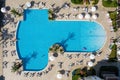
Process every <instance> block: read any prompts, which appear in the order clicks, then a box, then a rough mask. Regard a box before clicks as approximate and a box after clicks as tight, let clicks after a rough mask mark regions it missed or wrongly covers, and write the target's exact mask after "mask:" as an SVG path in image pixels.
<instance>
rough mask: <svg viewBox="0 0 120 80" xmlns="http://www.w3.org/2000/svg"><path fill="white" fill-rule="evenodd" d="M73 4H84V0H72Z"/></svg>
mask: <svg viewBox="0 0 120 80" xmlns="http://www.w3.org/2000/svg"><path fill="white" fill-rule="evenodd" d="M71 2H72V3H73V4H83V0H71Z"/></svg>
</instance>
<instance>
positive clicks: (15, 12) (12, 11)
mask: <svg viewBox="0 0 120 80" xmlns="http://www.w3.org/2000/svg"><path fill="white" fill-rule="evenodd" d="M11 13H12V14H14V15H18V16H21V15H22V14H20V13H19V12H17V11H16V10H15V9H14V8H13V9H12V10H11Z"/></svg>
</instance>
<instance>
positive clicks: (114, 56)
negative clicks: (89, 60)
mask: <svg viewBox="0 0 120 80" xmlns="http://www.w3.org/2000/svg"><path fill="white" fill-rule="evenodd" d="M109 61H110V62H111V61H117V45H116V44H114V45H113V46H112V51H111V54H110V55H109Z"/></svg>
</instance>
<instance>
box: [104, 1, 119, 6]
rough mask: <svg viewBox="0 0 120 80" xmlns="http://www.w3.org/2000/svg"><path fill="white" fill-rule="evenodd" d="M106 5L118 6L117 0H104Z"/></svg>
mask: <svg viewBox="0 0 120 80" xmlns="http://www.w3.org/2000/svg"><path fill="white" fill-rule="evenodd" d="M102 4H103V6H104V7H117V0H102Z"/></svg>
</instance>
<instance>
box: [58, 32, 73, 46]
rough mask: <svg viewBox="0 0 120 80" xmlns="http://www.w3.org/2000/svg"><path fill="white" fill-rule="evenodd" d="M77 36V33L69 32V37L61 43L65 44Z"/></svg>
mask: <svg viewBox="0 0 120 80" xmlns="http://www.w3.org/2000/svg"><path fill="white" fill-rule="evenodd" d="M74 37H75V34H74V33H69V34H68V37H67V38H66V39H64V40H62V41H61V42H60V43H61V44H62V45H65V44H66V43H67V42H68V41H69V40H72V39H73V38H74Z"/></svg>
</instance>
